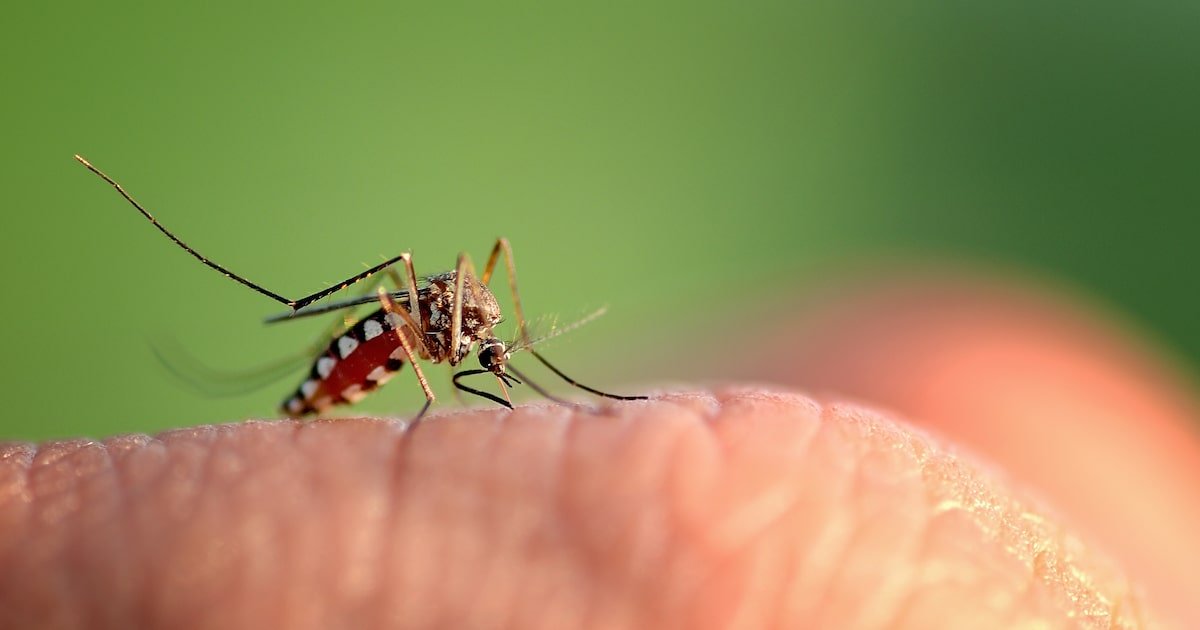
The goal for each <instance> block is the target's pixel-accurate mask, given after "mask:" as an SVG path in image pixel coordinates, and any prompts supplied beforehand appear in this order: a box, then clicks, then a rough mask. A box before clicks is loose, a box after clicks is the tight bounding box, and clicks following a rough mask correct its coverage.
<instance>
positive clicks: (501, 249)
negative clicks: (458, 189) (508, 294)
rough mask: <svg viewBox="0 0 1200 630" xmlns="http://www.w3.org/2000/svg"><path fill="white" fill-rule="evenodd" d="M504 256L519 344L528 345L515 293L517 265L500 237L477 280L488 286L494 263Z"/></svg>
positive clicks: (507, 245) (523, 317)
mask: <svg viewBox="0 0 1200 630" xmlns="http://www.w3.org/2000/svg"><path fill="white" fill-rule="evenodd" d="M501 253H503V254H504V266H505V267H507V268H508V286H509V288H511V289H512V297H513V310H514V311H516V313H517V329H518V330H519V331H520V333H521V342H522V343H525V344H528V343H529V329H528V327H527V326H526V325H525V311H523V310H521V295H520V294H519V293H518V292H517V265H516V263H514V262H513V253H512V245H509V244H508V239H507V238H504V237H503V236H501V237H500V238H498V239H496V244H495V245H493V246H492V253H491V254H490V255H488V260H487V264H486V265H484V267H483V275H482V276H480V278H479V280H480V282H482V283H483V284H485V285H486V284H489V283H490V282H491V280H492V272H493V271H495V269H496V262H497V261H498V260H499V259H500V254H501Z"/></svg>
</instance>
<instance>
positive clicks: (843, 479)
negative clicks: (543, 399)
mask: <svg viewBox="0 0 1200 630" xmlns="http://www.w3.org/2000/svg"><path fill="white" fill-rule="evenodd" d="M0 462H2V464H3V465H2V467H0V489H2V493H0V497H2V498H0V515H3V517H2V518H3V520H2V521H0V558H2V566H3V567H4V568H5V569H4V573H3V578H2V580H0V609H2V610H4V611H5V618H6V619H8V620H13V621H16V622H17V623H16V627H63V628H68V627H114V628H116V627H146V628H159V627H161V628H167V627H174V628H217V627H220V628H252V627H290V628H330V627H385V626H394V627H414V628H426V627H458V628H461V627H481V628H482V627H512V628H540V627H544V628H565V627H597V628H636V627H642V628H729V627H734V628H738V627H745V628H769V627H829V628H833V627H838V628H853V627H861V628H875V627H889V628H929V627H968V626H969V627H1012V626H1013V625H1020V624H1026V623H1028V624H1034V623H1043V624H1045V625H1044V626H1038V627H1074V626H1075V625H1076V624H1078V625H1081V626H1083V627H1139V626H1141V625H1142V624H1146V623H1148V621H1149V612H1148V611H1147V610H1146V609H1145V608H1144V605H1143V603H1142V600H1141V598H1140V596H1139V595H1138V594H1137V593H1136V592H1135V591H1134V590H1133V589H1132V588H1131V586H1130V585H1129V583H1128V582H1127V581H1126V580H1125V578H1123V577H1122V576H1121V574H1120V573H1119V572H1118V571H1117V570H1116V569H1115V568H1113V566H1112V565H1111V564H1109V563H1108V561H1106V560H1103V559H1101V558H1100V557H1099V556H1097V555H1096V554H1095V553H1094V552H1093V551H1092V550H1091V549H1089V548H1088V546H1087V545H1085V544H1084V543H1082V542H1081V541H1080V540H1078V539H1076V538H1075V537H1074V536H1073V535H1071V534H1070V533H1069V532H1067V531H1065V530H1064V528H1063V527H1062V526H1061V525H1060V524H1059V523H1058V522H1057V521H1056V520H1055V518H1054V517H1053V516H1052V515H1051V514H1050V513H1049V511H1048V510H1046V509H1044V508H1042V507H1040V506H1039V505H1038V503H1037V502H1036V501H1034V500H1031V499H1029V498H1026V497H1024V496H1023V495H1022V493H1021V492H1019V491H1017V490H1014V488H1013V487H1012V486H1011V485H1010V483H1009V482H1008V481H1007V480H1006V479H1005V478H1004V476H1003V475H1000V474H997V473H995V472H994V471H989V470H987V469H986V468H983V467H980V466H978V465H976V464H974V463H972V461H971V460H970V459H969V458H967V457H964V456H963V455H961V454H957V453H955V452H953V451H952V450H949V449H947V448H945V447H944V446H943V445H940V444H939V443H938V442H937V441H936V440H934V439H931V438H930V437H928V436H926V435H923V434H922V433H920V432H919V431H916V430H914V429H912V428H911V427H909V426H907V425H905V424H902V423H900V422H897V421H895V420H894V419H891V418H889V417H887V416H884V415H881V414H879V413H876V412H872V411H867V410H864V409H862V408H859V407H854V406H846V405H832V406H820V405H818V404H816V403H815V402H813V401H812V400H810V399H807V398H805V397H802V396H799V395H796V394H790V393H784V392H779V391H774V390H769V389H764V388H728V389H721V390H717V391H715V392H706V391H687V392H677V393H671V394H663V395H660V396H657V397H656V398H655V400H653V401H649V402H645V403H625V404H620V405H618V406H615V407H611V408H608V409H605V410H604V411H602V412H600V413H589V412H586V411H574V410H571V409H569V408H565V407H559V406H549V405H537V406H527V407H523V408H520V409H519V410H518V411H516V412H515V413H511V414H508V413H505V412H502V411H479V412H465V413H453V414H445V415H440V416H437V417H435V418H433V419H432V420H431V421H429V422H426V423H424V424H422V425H420V426H419V427H418V428H417V429H416V430H415V431H414V432H412V433H409V432H406V431H405V430H404V429H403V427H402V425H401V424H399V423H397V422H394V421H393V422H389V421H378V420H367V419H363V420H337V421H317V422H311V423H297V422H291V421H283V422H248V423H242V424H235V425H225V426H214V427H198V428H194V429H181V430H176V431H171V432H168V433H165V434H162V435H159V436H157V437H154V438H150V437H146V436H127V437H117V438H111V439H109V440H106V441H103V442H94V441H85V440H80V441H71V442H60V443H51V444H45V445H42V446H40V447H34V446H32V445H28V444H10V445H7V446H5V447H4V449H3V451H0Z"/></svg>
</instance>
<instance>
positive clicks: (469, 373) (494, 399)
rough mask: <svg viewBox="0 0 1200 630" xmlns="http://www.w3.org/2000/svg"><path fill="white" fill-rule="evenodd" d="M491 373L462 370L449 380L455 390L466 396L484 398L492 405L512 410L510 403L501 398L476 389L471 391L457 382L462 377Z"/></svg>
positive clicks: (487, 371)
mask: <svg viewBox="0 0 1200 630" xmlns="http://www.w3.org/2000/svg"><path fill="white" fill-rule="evenodd" d="M491 373H492V372H491V370H463V371H462V372H458V373H457V374H455V375H454V378H453V379H451V380H452V381H454V387H456V388H457V389H461V390H462V391H464V392H467V393H468V394H474V395H475V396H479V397H480V398H486V399H488V400H490V401H492V402H494V403H498V404H499V405H501V406H503V407H507V408H509V409H512V408H513V406H512V403H510V402H508V401H507V400H504V399H503V398H501V397H499V396H497V395H495V394H491V393H488V392H483V391H479V390H478V389H473V388H470V387H467V386H466V385H463V384H462V383H459V382H458V379H460V378H462V377H464V376H474V375H476V374H491Z"/></svg>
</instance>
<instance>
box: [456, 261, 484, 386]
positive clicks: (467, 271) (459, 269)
mask: <svg viewBox="0 0 1200 630" xmlns="http://www.w3.org/2000/svg"><path fill="white" fill-rule="evenodd" d="M468 276H469V277H470V284H469V285H468V284H467V280H468ZM476 282H478V280H477V279H476V276H475V265H474V264H473V263H472V262H471V256H470V255H468V254H467V253H466V252H463V253H461V254H459V255H458V263H457V264H456V265H455V266H454V305H453V306H452V307H451V309H450V365H456V364H457V363H458V345H459V343H460V340H461V338H462V310H463V295H464V293H463V291H464V290H467V288H469V289H470V291H471V297H472V300H471V302H472V303H474V302H475V299H474V298H475V283H476Z"/></svg>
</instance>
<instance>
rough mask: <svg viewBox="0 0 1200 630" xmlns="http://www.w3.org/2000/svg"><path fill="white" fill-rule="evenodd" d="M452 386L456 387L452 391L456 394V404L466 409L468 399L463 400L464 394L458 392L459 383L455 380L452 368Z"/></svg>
mask: <svg viewBox="0 0 1200 630" xmlns="http://www.w3.org/2000/svg"><path fill="white" fill-rule="evenodd" d="M450 384H451V385H454V387H453V388H451V390H450V391H452V392H454V402H457V403H458V406H460V407H466V406H467V399H466V398H463V395H462V392H461V391H459V390H458V381H457V380H455V374H454V368H450Z"/></svg>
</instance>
